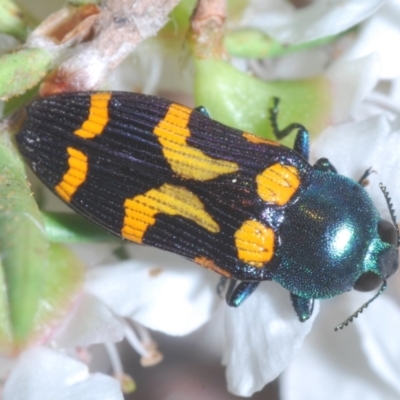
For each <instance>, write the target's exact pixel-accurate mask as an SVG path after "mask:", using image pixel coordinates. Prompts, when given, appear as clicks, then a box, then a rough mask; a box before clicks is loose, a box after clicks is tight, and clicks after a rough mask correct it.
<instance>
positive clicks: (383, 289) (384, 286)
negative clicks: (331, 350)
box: [335, 280, 387, 332]
mask: <svg viewBox="0 0 400 400" xmlns="http://www.w3.org/2000/svg"><path fill="white" fill-rule="evenodd" d="M386 288H387V285H386V280H385V281H383V284H382V286H381V288H380V289H379V292H378V293H377V294H376V295H375V296H374V297H373V298H372V299H370V300H368V301H367V302H366V303H364V304H363V305H362V306H361V307H360V308H359V309H358V310H357V311H356V312H355V313H353V314H352V315H351V316H350V317H349V318H347V319H346V321H343V322H342V323H341V324H339V325H337V326H336V328H335V332H336V331H338V330H339V329H343V328H344V327H345V326H347V325H348V324H349V323H350V322H353V319H354V318H357V317H358V315H359V314H361V313H362V312H363V311H364V310H365V309H366V308H367V307H368V306H369V305H370V304H371V303H372V302H373V301H374V300H375V299H376V298H377V297H378V296H380V295H381V294H382V293H383V292H384V291H385V290H386Z"/></svg>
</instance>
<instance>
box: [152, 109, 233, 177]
mask: <svg viewBox="0 0 400 400" xmlns="http://www.w3.org/2000/svg"><path fill="white" fill-rule="evenodd" d="M191 113H192V110H191V109H190V108H187V107H184V106H181V105H179V104H175V103H173V104H171V105H170V107H169V109H168V112H167V114H166V116H165V117H164V119H163V120H161V121H160V122H159V124H158V125H157V126H156V127H155V128H154V134H155V135H156V136H157V137H158V140H159V142H160V144H161V146H162V150H163V155H164V157H165V159H166V160H167V161H168V163H169V164H170V166H171V169H172V170H173V171H174V172H175V173H176V174H178V175H179V176H180V177H182V178H185V179H196V180H198V181H207V180H210V179H214V178H216V177H218V176H220V175H223V174H230V173H233V172H236V171H238V169H239V165H238V164H237V163H234V162H231V161H225V160H218V159H215V158H212V157H209V156H207V155H206V154H204V153H203V152H202V151H201V150H199V149H196V148H194V147H191V146H190V145H188V144H187V139H188V138H189V137H190V130H189V129H188V124H189V118H190V115H191Z"/></svg>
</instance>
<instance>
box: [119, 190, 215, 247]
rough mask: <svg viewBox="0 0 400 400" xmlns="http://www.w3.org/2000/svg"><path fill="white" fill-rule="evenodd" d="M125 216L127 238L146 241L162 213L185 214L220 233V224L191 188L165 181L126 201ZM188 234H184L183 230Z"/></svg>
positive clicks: (123, 229) (197, 222)
mask: <svg viewBox="0 0 400 400" xmlns="http://www.w3.org/2000/svg"><path fill="white" fill-rule="evenodd" d="M124 208H125V217H124V225H123V228H122V230H121V235H122V237H124V238H125V239H128V240H132V241H133V242H137V243H142V241H143V236H144V235H145V233H146V230H147V229H148V228H149V226H151V225H154V224H155V222H156V215H157V214H159V213H162V214H167V215H174V216H181V217H184V218H187V219H190V220H191V221H193V222H195V223H196V224H198V225H200V226H201V227H202V228H204V229H206V230H208V231H209V232H212V233H217V232H219V226H218V224H217V223H216V222H215V221H214V220H213V219H212V217H211V216H210V215H209V214H208V213H207V212H206V211H205V210H204V205H203V203H202V202H201V200H200V199H199V198H198V197H197V196H195V195H194V194H193V193H192V192H190V191H189V190H187V189H185V188H183V187H179V186H173V185H169V184H164V185H162V186H161V187H159V188H158V189H151V190H149V191H148V192H147V193H145V194H143V195H142V194H140V195H138V196H136V197H134V198H132V199H126V200H125V203H124ZM182 234H184V233H182Z"/></svg>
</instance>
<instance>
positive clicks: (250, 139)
mask: <svg viewBox="0 0 400 400" xmlns="http://www.w3.org/2000/svg"><path fill="white" fill-rule="evenodd" d="M243 137H244V138H245V139H246V140H247V141H248V142H250V143H255V144H259V143H262V144H269V145H271V146H280V143H279V142H274V141H273V140H268V139H264V138H261V137H259V136H256V135H253V134H251V133H248V132H243Z"/></svg>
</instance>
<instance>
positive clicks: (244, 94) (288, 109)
mask: <svg viewBox="0 0 400 400" xmlns="http://www.w3.org/2000/svg"><path fill="white" fill-rule="evenodd" d="M195 67H196V78H195V102H196V104H197V105H203V106H205V107H206V108H207V110H208V111H209V112H210V114H211V116H212V118H214V119H216V120H218V121H220V122H222V123H224V124H226V125H228V126H232V127H235V128H238V129H242V130H244V131H247V132H250V133H254V134H256V135H259V136H262V137H265V138H268V139H272V140H276V138H275V137H274V135H273V132H272V128H271V124H270V120H269V108H270V107H271V106H272V97H274V96H275V97H279V98H280V104H279V117H278V123H279V127H280V128H283V127H285V126H287V125H288V124H290V123H293V122H297V123H300V124H303V125H304V126H305V127H306V128H307V129H308V130H309V131H310V134H311V135H316V134H317V133H320V131H322V129H323V128H324V127H326V126H327V124H328V122H329V115H330V110H331V92H330V86H329V82H328V79H327V78H326V77H325V76H322V75H321V76H317V77H314V78H310V79H302V80H292V81H270V82H266V81H261V80H260V79H257V78H255V77H253V76H250V75H248V74H245V73H242V72H240V71H238V70H237V69H235V68H234V67H232V66H231V65H230V64H229V63H227V62H224V61H219V60H212V59H196V60H195ZM293 140H294V135H293V134H291V135H290V136H289V137H287V138H285V139H284V140H283V143H284V144H286V145H287V146H292V144H293Z"/></svg>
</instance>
